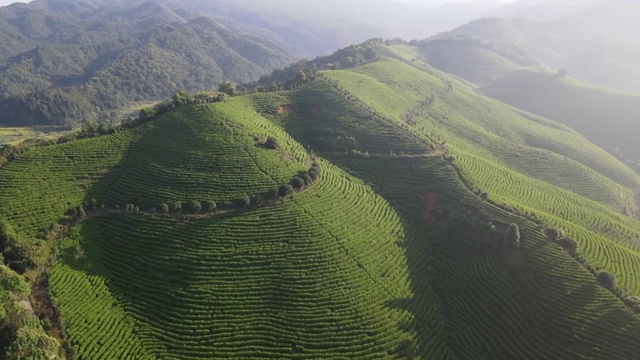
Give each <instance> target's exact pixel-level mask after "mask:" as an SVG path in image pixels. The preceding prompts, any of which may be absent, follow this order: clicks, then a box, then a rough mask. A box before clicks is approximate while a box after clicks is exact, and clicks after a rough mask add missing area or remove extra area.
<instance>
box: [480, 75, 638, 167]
mask: <svg viewBox="0 0 640 360" xmlns="http://www.w3.org/2000/svg"><path fill="white" fill-rule="evenodd" d="M523 84H527V86H522V85H523ZM482 92H483V93H484V94H486V95H488V96H491V97H493V98H495V99H498V100H500V101H503V102H505V103H507V104H511V105H513V106H516V107H518V108H520V109H524V110H526V111H530V112H532V113H535V114H538V115H541V116H546V117H548V118H550V119H554V120H556V121H559V122H561V123H563V124H565V125H567V126H571V127H572V128H573V129H576V130H577V131H579V132H580V133H582V134H583V135H585V136H586V137H587V138H588V139H589V141H591V142H593V143H595V144H598V145H599V146H601V147H602V148H604V149H606V150H609V151H612V152H614V153H615V154H616V155H618V156H619V157H621V158H623V159H628V160H627V162H628V163H629V164H632V165H633V166H634V167H636V168H638V169H640V165H639V164H640V162H639V160H640V147H639V146H638V142H637V137H636V136H635V134H637V133H638V131H640V129H639V128H638V122H637V121H636V119H635V114H637V113H638V111H639V110H640V96H637V95H634V94H625V93H620V92H613V91H607V90H604V89H601V88H598V87H595V86H593V85H589V84H586V83H583V82H581V81H578V80H576V79H573V78H571V77H561V76H558V74H553V73H549V72H546V71H532V70H529V71H525V70H521V71H514V72H512V73H510V74H508V76H505V77H503V78H501V79H500V80H499V81H496V82H495V83H493V84H491V85H489V86H487V87H484V88H483V89H482Z"/></svg>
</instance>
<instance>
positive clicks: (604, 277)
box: [596, 271, 618, 291]
mask: <svg viewBox="0 0 640 360" xmlns="http://www.w3.org/2000/svg"><path fill="white" fill-rule="evenodd" d="M596 280H597V281H598V284H600V286H602V287H603V288H605V289H607V290H610V291H613V290H615V288H616V285H618V280H617V279H616V276H615V275H613V274H612V273H610V272H606V271H600V272H599V273H598V275H596Z"/></svg>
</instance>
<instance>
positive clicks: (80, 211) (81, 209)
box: [77, 205, 87, 217]
mask: <svg viewBox="0 0 640 360" xmlns="http://www.w3.org/2000/svg"><path fill="white" fill-rule="evenodd" d="M77 214H78V216H80V217H85V216H87V213H86V211H84V207H82V205H80V206H78V211H77Z"/></svg>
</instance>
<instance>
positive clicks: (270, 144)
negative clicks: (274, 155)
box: [264, 136, 280, 150]
mask: <svg viewBox="0 0 640 360" xmlns="http://www.w3.org/2000/svg"><path fill="white" fill-rule="evenodd" d="M264 147H266V148H267V149H271V150H276V149H277V148H278V147H280V145H279V144H278V139H276V138H274V137H272V136H269V138H267V141H265V142H264Z"/></svg>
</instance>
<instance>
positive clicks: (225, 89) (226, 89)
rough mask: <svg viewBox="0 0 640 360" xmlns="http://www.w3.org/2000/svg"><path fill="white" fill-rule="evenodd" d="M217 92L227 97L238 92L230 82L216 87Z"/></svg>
mask: <svg viewBox="0 0 640 360" xmlns="http://www.w3.org/2000/svg"><path fill="white" fill-rule="evenodd" d="M218 91H220V92H221V93H224V94H227V95H229V96H235V95H236V94H237V92H238V87H237V86H236V84H234V83H233V82H231V81H225V82H223V83H222V84H220V85H219V86H218Z"/></svg>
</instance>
